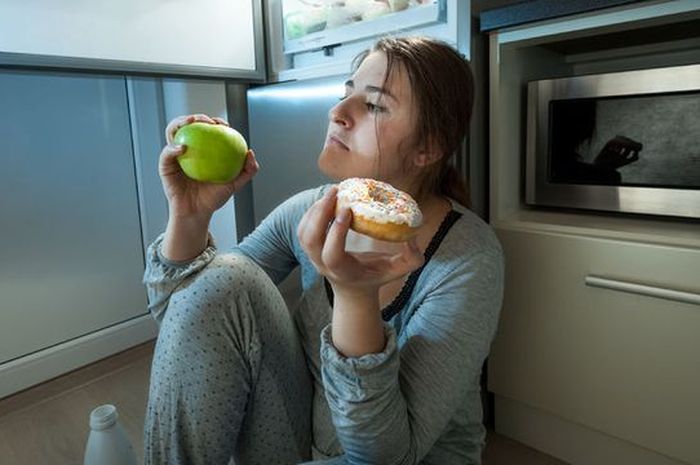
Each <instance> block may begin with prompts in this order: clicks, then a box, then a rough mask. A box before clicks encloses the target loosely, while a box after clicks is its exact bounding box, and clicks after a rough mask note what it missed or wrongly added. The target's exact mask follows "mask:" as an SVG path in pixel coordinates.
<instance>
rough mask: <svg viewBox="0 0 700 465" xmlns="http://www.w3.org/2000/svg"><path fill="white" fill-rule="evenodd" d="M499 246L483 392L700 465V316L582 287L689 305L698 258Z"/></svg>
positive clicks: (631, 249)
mask: <svg viewBox="0 0 700 465" xmlns="http://www.w3.org/2000/svg"><path fill="white" fill-rule="evenodd" d="M498 234H499V237H500V239H501V241H502V244H503V247H504V250H505V254H506V260H507V265H506V268H507V271H506V291H505V300H504V307H503V313H502V318H501V322H500V326H499V330H498V334H497V336H496V339H495V341H494V345H493V348H492V352H491V356H490V359H489V389H490V390H491V391H493V392H495V393H497V394H499V395H502V396H505V397H508V398H511V399H514V400H518V401H520V402H523V403H526V404H529V405H531V406H534V407H538V408H541V409H543V410H546V411H549V412H551V413H554V414H556V415H558V416H561V417H563V418H565V419H568V420H570V421H573V422H576V423H579V424H583V425H585V426H589V427H591V428H594V429H596V430H598V431H601V432H604V433H607V434H610V435H613V436H616V437H619V438H622V439H626V440H629V441H631V442H633V443H636V444H639V445H642V446H644V447H648V448H650V449H652V450H656V451H659V452H661V453H663V454H666V455H669V456H671V457H675V458H678V459H680V460H683V461H686V462H688V463H700V446H698V445H697V444H698V443H697V441H696V440H697V435H698V432H699V431H700V396H698V395H697V393H698V392H700V305H697V304H694V303H690V302H682V301H677V300H668V299H664V298H659V297H653V296H649V295H640V294H635V293H630V292H625V291H620V290H613V289H608V288H605V287H593V286H591V285H587V284H586V278H587V277H589V276H593V277H602V278H605V280H611V281H610V282H611V283H612V285H613V287H622V288H627V287H630V286H627V285H626V283H632V284H633V286H631V287H632V289H631V290H639V289H641V291H642V292H650V293H651V294H659V293H660V294H667V296H668V297H671V298H678V297H680V298H685V297H687V298H689V300H691V301H692V300H693V299H694V298H696V297H697V295H698V294H700V251H698V250H694V249H681V248H674V247H667V246H659V245H650V244H640V243H629V242H621V241H614V240H606V239H597V238H584V237H576V236H567V235H557V234H546V233H534V232H525V231H517V230H506V229H503V230H499V231H498ZM589 281H590V279H589ZM610 282H608V281H603V283H602V284H603V285H608V284H609V283H610ZM617 283H623V284H622V285H621V286H618V285H617ZM590 284H597V283H596V282H595V281H593V282H591V283H590ZM637 284H641V285H642V287H641V288H638V286H637V287H635V286H634V285H637ZM667 289H670V290H672V291H680V292H678V293H675V294H674V292H670V293H669V292H667V291H666V290H667Z"/></svg>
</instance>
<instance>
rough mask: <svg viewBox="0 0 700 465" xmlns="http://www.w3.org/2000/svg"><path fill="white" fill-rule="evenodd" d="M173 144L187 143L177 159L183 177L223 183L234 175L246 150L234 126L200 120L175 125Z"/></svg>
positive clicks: (241, 137) (239, 167) (243, 141)
mask: <svg viewBox="0 0 700 465" xmlns="http://www.w3.org/2000/svg"><path fill="white" fill-rule="evenodd" d="M173 144H176V145H185V146H187V149H186V150H185V153H184V154H182V155H180V156H179V157H177V161H178V163H180V167H181V168H182V171H184V173H185V174H186V175H187V177H189V178H192V179H194V180H196V181H202V182H217V183H225V182H228V181H230V180H231V179H233V178H235V177H236V176H238V173H240V172H241V170H242V169H243V164H244V163H245V158H246V152H247V151H248V144H247V143H246V141H245V139H244V138H243V136H242V135H241V134H240V133H239V132H238V131H236V130H235V129H233V128H230V127H228V126H226V125H223V124H209V123H202V122H195V123H191V124H188V125H186V126H182V127H181V128H180V129H178V131H177V132H176V133H175V138H174V139H173Z"/></svg>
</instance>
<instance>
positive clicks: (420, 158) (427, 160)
mask: <svg viewBox="0 0 700 465" xmlns="http://www.w3.org/2000/svg"><path fill="white" fill-rule="evenodd" d="M434 147H435V144H430V145H428V146H424V147H423V148H422V149H421V150H420V151H419V152H418V154H417V155H416V157H415V161H414V163H415V164H416V166H419V167H425V166H429V165H432V164H433V163H435V162H438V161H440V159H441V158H442V153H440V152H439V151H438V150H436V149H435V148H434Z"/></svg>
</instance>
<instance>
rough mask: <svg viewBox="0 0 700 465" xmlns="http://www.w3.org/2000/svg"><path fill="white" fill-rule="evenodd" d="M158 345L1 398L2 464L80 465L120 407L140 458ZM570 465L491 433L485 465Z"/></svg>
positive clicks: (145, 345) (126, 427) (134, 349)
mask: <svg viewBox="0 0 700 465" xmlns="http://www.w3.org/2000/svg"><path fill="white" fill-rule="evenodd" d="M153 347H154V341H151V342H148V343H146V344H142V345H140V346H137V347H134V348H132V349H129V350H127V351H125V352H122V353H120V354H117V355H114V356H112V357H109V358H107V359H104V360H102V361H99V362H96V363H93V364H91V365H88V366H87V367H84V368H81V369H79V370H76V371H73V372H71V373H68V374H66V375H64V376H61V377H59V378H55V379H53V380H51V381H48V382H46V383H43V384H40V385H38V386H36V387H33V388H31V389H28V390H25V391H22V392H20V393H18V394H15V395H13V396H11V397H7V398H4V399H0V463H1V464H2V465H45V464H51V465H64V464H65V465H80V464H82V463H83V452H84V448H85V441H86V440H87V437H88V433H89V424H88V418H89V415H90V411H91V410H92V409H93V408H94V407H96V406H98V405H101V404H105V403H111V404H114V405H116V407H117V409H118V412H119V420H120V422H121V424H122V426H123V427H124V429H125V430H126V432H127V434H128V435H129V437H130V438H131V441H132V443H133V444H134V449H135V450H136V453H137V455H138V456H139V457H142V456H143V445H142V444H141V431H142V425H143V417H144V412H145V409H146V399H147V396H148V379H149V374H150V368H151V358H152V356H153ZM509 464H517V465H566V464H565V463H564V462H562V461H560V460H557V459H554V458H552V457H550V456H548V455H545V454H542V453H540V452H538V451H536V450H534V449H531V448H529V447H526V446H524V445H522V444H520V443H518V442H516V441H512V440H510V439H508V438H506V437H503V436H501V435H499V434H496V433H494V432H491V431H489V434H488V437H487V444H486V450H485V452H484V460H483V465H509Z"/></svg>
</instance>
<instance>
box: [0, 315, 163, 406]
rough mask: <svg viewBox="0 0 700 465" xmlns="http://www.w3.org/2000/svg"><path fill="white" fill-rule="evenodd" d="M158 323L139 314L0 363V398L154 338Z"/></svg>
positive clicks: (149, 316) (148, 316) (149, 317)
mask: <svg viewBox="0 0 700 465" xmlns="http://www.w3.org/2000/svg"><path fill="white" fill-rule="evenodd" d="M157 335H158V326H157V325H156V323H155V321H154V320H153V317H151V315H150V314H146V315H142V316H139V317H136V318H132V319H130V320H127V321H124V322H122V323H119V324H116V325H114V326H110V327H108V328H104V329H101V330H99V331H95V332H93V333H90V334H86V335H85V336H81V337H79V338H76V339H72V340H70V341H67V342H64V343H62V344H58V345H55V346H53V347H50V348H47V349H45V350H41V351H38V352H34V353H32V354H30V355H27V356H25V357H21V358H18V359H15V360H12V361H10V362H7V363H4V364H0V399H1V398H3V397H6V396H9V395H11V394H14V393H17V392H19V391H21V390H23V389H26V388H29V387H31V386H34V385H36V384H39V383H42V382H44V381H47V380H49V379H52V378H55V377H56V376H60V375H62V374H64V373H67V372H69V371H71V370H75V369H76V368H80V367H82V366H84V365H87V364H89V363H92V362H95V361H97V360H101V359H103V358H105V357H109V356H110V355H113V354H116V353H118V352H121V351H123V350H126V349H129V348H131V347H134V346H136V345H139V344H142V343H144V342H146V341H149V340H151V339H153V338H155V337H156V336H157Z"/></svg>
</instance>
